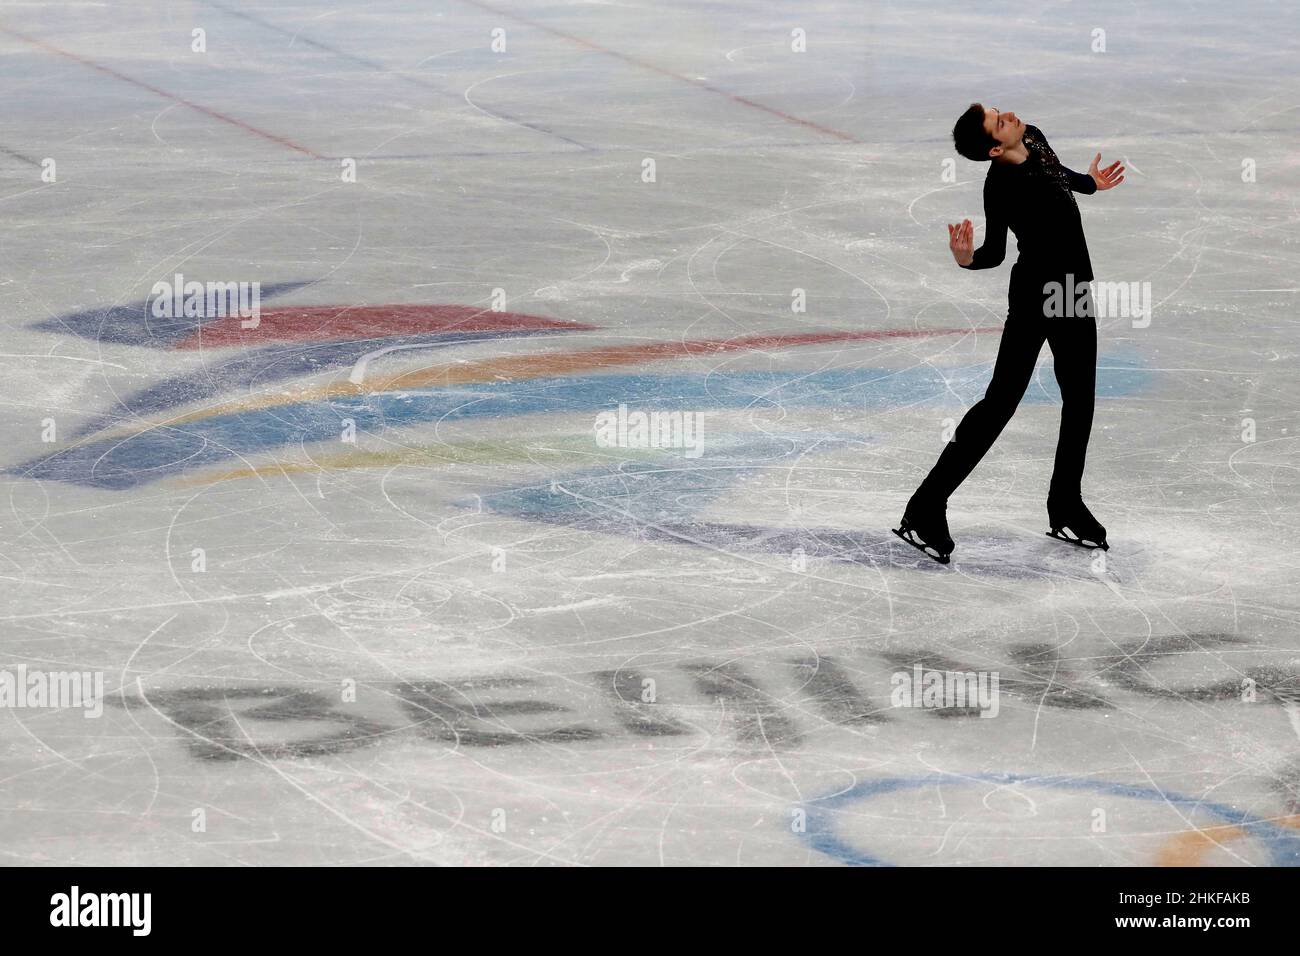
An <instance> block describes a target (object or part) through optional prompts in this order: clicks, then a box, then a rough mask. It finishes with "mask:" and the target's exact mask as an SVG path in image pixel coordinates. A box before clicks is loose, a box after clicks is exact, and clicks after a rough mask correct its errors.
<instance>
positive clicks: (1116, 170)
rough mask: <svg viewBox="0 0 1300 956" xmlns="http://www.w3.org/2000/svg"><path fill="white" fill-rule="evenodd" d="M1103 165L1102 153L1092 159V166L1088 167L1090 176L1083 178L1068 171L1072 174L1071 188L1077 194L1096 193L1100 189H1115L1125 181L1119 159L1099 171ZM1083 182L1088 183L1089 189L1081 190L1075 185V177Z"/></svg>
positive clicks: (1068, 171)
mask: <svg viewBox="0 0 1300 956" xmlns="http://www.w3.org/2000/svg"><path fill="white" fill-rule="evenodd" d="M1100 164H1101V153H1098V154H1097V155H1096V156H1094V157H1093V158H1092V165H1091V166H1089V167H1088V175H1087V176H1082V175H1080V174H1079V173H1076V172H1074V171H1073V170H1070V169H1067V170H1066V172H1067V173H1069V174H1070V188H1071V189H1073V190H1074V191H1075V192H1077V193H1095V192H1096V191H1097V190H1099V189H1114V188H1115V187H1116V186H1118V185H1119V184H1120V183H1122V182H1123V181H1124V167H1123V166H1122V165H1120V161H1119V160H1118V159H1117V160H1115V162H1113V163H1111V164H1110V165H1109V166H1107V167H1106V168H1105V169H1098V168H1097V167H1098V166H1099V165H1100ZM1076 176H1077V177H1078V178H1079V180H1080V181H1081V182H1084V183H1087V184H1088V186H1089V188H1086V189H1080V188H1079V187H1078V186H1076V185H1075V184H1074V179H1075V177H1076Z"/></svg>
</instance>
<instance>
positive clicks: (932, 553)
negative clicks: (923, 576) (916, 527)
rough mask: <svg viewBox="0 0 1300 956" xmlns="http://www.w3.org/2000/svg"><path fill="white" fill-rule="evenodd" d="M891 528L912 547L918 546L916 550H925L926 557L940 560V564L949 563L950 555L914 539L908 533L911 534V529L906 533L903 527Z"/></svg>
mask: <svg viewBox="0 0 1300 956" xmlns="http://www.w3.org/2000/svg"><path fill="white" fill-rule="evenodd" d="M890 530H891V531H893V532H894V534H896V535H898V536H899V537H900V538H902V539H903V540H904V541H906V542H907V543H908V544H910V545H911V546H912V547H914V548H916V550H918V551H921V552H924V553H925V555H926V557H928V558H933V559H934V560H935V561H938V562H939V563H940V564H947V563H948V561H949V560H950V559H949V556H948V555H946V554H940V553H939V552H938V551H936V550H935V549H933V548H931V547H930V546H929V545H926V544H922V543H921V542H920V541H913V540H912V539H911V538H909V537H908V534H911V531H910V530H909V531H908V532H906V533H904V531H903V529H902V528H891V529H890Z"/></svg>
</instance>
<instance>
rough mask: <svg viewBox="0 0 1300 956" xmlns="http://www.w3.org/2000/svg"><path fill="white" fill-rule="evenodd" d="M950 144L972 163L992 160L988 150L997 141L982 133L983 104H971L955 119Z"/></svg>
mask: <svg viewBox="0 0 1300 956" xmlns="http://www.w3.org/2000/svg"><path fill="white" fill-rule="evenodd" d="M952 142H953V145H954V146H956V147H957V152H959V153H961V154H962V155H963V156H965V157H966V158H967V159H969V160H971V161H972V162H976V163H986V162H988V161H990V160H991V159H992V158H993V157H992V156H990V155H989V150H990V149H992V148H993V147H994V146H996V145H997V144H998V141H997V140H996V139H994V138H993V137H992V136H990V135H989V134H988V133H987V132H985V131H984V106H983V104H981V103H972V104H971V105H970V106H969V107H967V109H966V112H965V113H962V114H961V116H959V117H958V118H957V124H956V125H955V126H953V128H952Z"/></svg>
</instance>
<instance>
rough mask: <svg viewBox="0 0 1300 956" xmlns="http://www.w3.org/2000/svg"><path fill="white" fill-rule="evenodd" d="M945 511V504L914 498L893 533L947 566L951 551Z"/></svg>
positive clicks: (946, 507) (946, 506) (951, 544)
mask: <svg viewBox="0 0 1300 956" xmlns="http://www.w3.org/2000/svg"><path fill="white" fill-rule="evenodd" d="M947 510H948V504H947V502H941V503H934V502H928V501H918V500H917V499H916V498H915V497H914V498H913V499H912V500H911V501H909V502H908V503H907V509H906V510H905V511H904V512H903V520H902V521H901V522H900V526H899V527H897V528H894V529H893V532H894V534H896V535H898V536H899V537H900V538H902V539H903V540H904V541H906V542H907V543H908V544H910V545H911V546H912V547H914V548H916V549H917V550H920V551H924V552H925V553H926V554H927V555H929V556H930V557H931V558H933V559H934V560H935V561H938V562H939V563H940V564H947V563H948V556H949V555H950V554H952V549H953V543H952V536H951V535H949V534H948V516H947Z"/></svg>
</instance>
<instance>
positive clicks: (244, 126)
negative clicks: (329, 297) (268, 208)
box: [0, 26, 325, 159]
mask: <svg viewBox="0 0 1300 956" xmlns="http://www.w3.org/2000/svg"><path fill="white" fill-rule="evenodd" d="M0 33H7V34H9V36H11V37H17V38H18V39H19V40H22V41H23V42H24V43H30V44H31V45H32V46H35V47H39V48H40V49H42V50H45V51H47V52H49V53H54V54H56V55H58V56H62V57H66V58H67V59H69V60H72V61H73V62H74V63H80V64H81V65H82V66H88V67H90V68H91V69H92V70H98V71H99V72H100V73H103V74H105V75H107V76H111V77H113V78H114V79H117V80H121V81H122V82H123V83H130V84H131V85H132V86H138V87H140V88H141V89H142V90H148V91H149V92H150V93H153V94H155V95H156V96H161V97H163V99H168V100H171V101H172V102H173V103H180V104H181V105H182V106H188V107H189V108H190V109H192V110H196V111H198V112H200V113H202V114H203V115H204V116H210V117H212V118H213V119H215V120H219V121H220V122H222V123H229V124H230V125H231V126H234V127H237V128H238V129H241V130H243V131H244V132H246V133H252V134H253V135H254V136H260V137H262V139H265V140H269V141H271V142H272V143H278V144H279V145H280V146H286V147H288V148H289V149H293V150H297V151H298V152H300V153H302V154H304V155H306V156H310V157H311V158H312V159H324V158H325V157H324V156H322V155H321V154H320V153H317V152H315V151H314V150H310V149H308V148H307V147H306V146H301V145H299V144H298V143H295V142H294V141H293V140H291V139H288V138H286V137H284V136H277V135H276V134H275V133H268V132H267V131H266V130H264V129H258V128H257V127H256V126H254V125H253V124H251V123H245V122H244V121H243V120H241V119H236V118H235V117H233V116H228V115H226V114H225V113H222V112H220V111H219V110H214V109H212V108H210V107H207V106H204V105H203V104H202V103H195V102H194V101H193V100H187V99H186V98H185V97H183V96H177V95H176V94H175V93H168V92H167V91H166V90H163V89H159V88H158V87H156V86H154V85H153V84H152V83H146V82H144V80H137V79H136V78H135V77H132V76H127V75H126V74H125V73H119V72H118V71H117V70H115V69H113V68H112V67H109V66H104V65H103V64H102V63H96V62H95V61H94V60H90V59H87V58H86V57H84V56H80V55H79V54H76V53H73V52H71V51H70V50H64V49H62V48H61V47H57V46H55V45H54V44H53V43H47V42H46V41H44V40H38V39H37V38H35V37H29V36H28V35H27V34H25V33H20V32H19V31H17V30H14V29H12V28H10V27H6V26H0Z"/></svg>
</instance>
